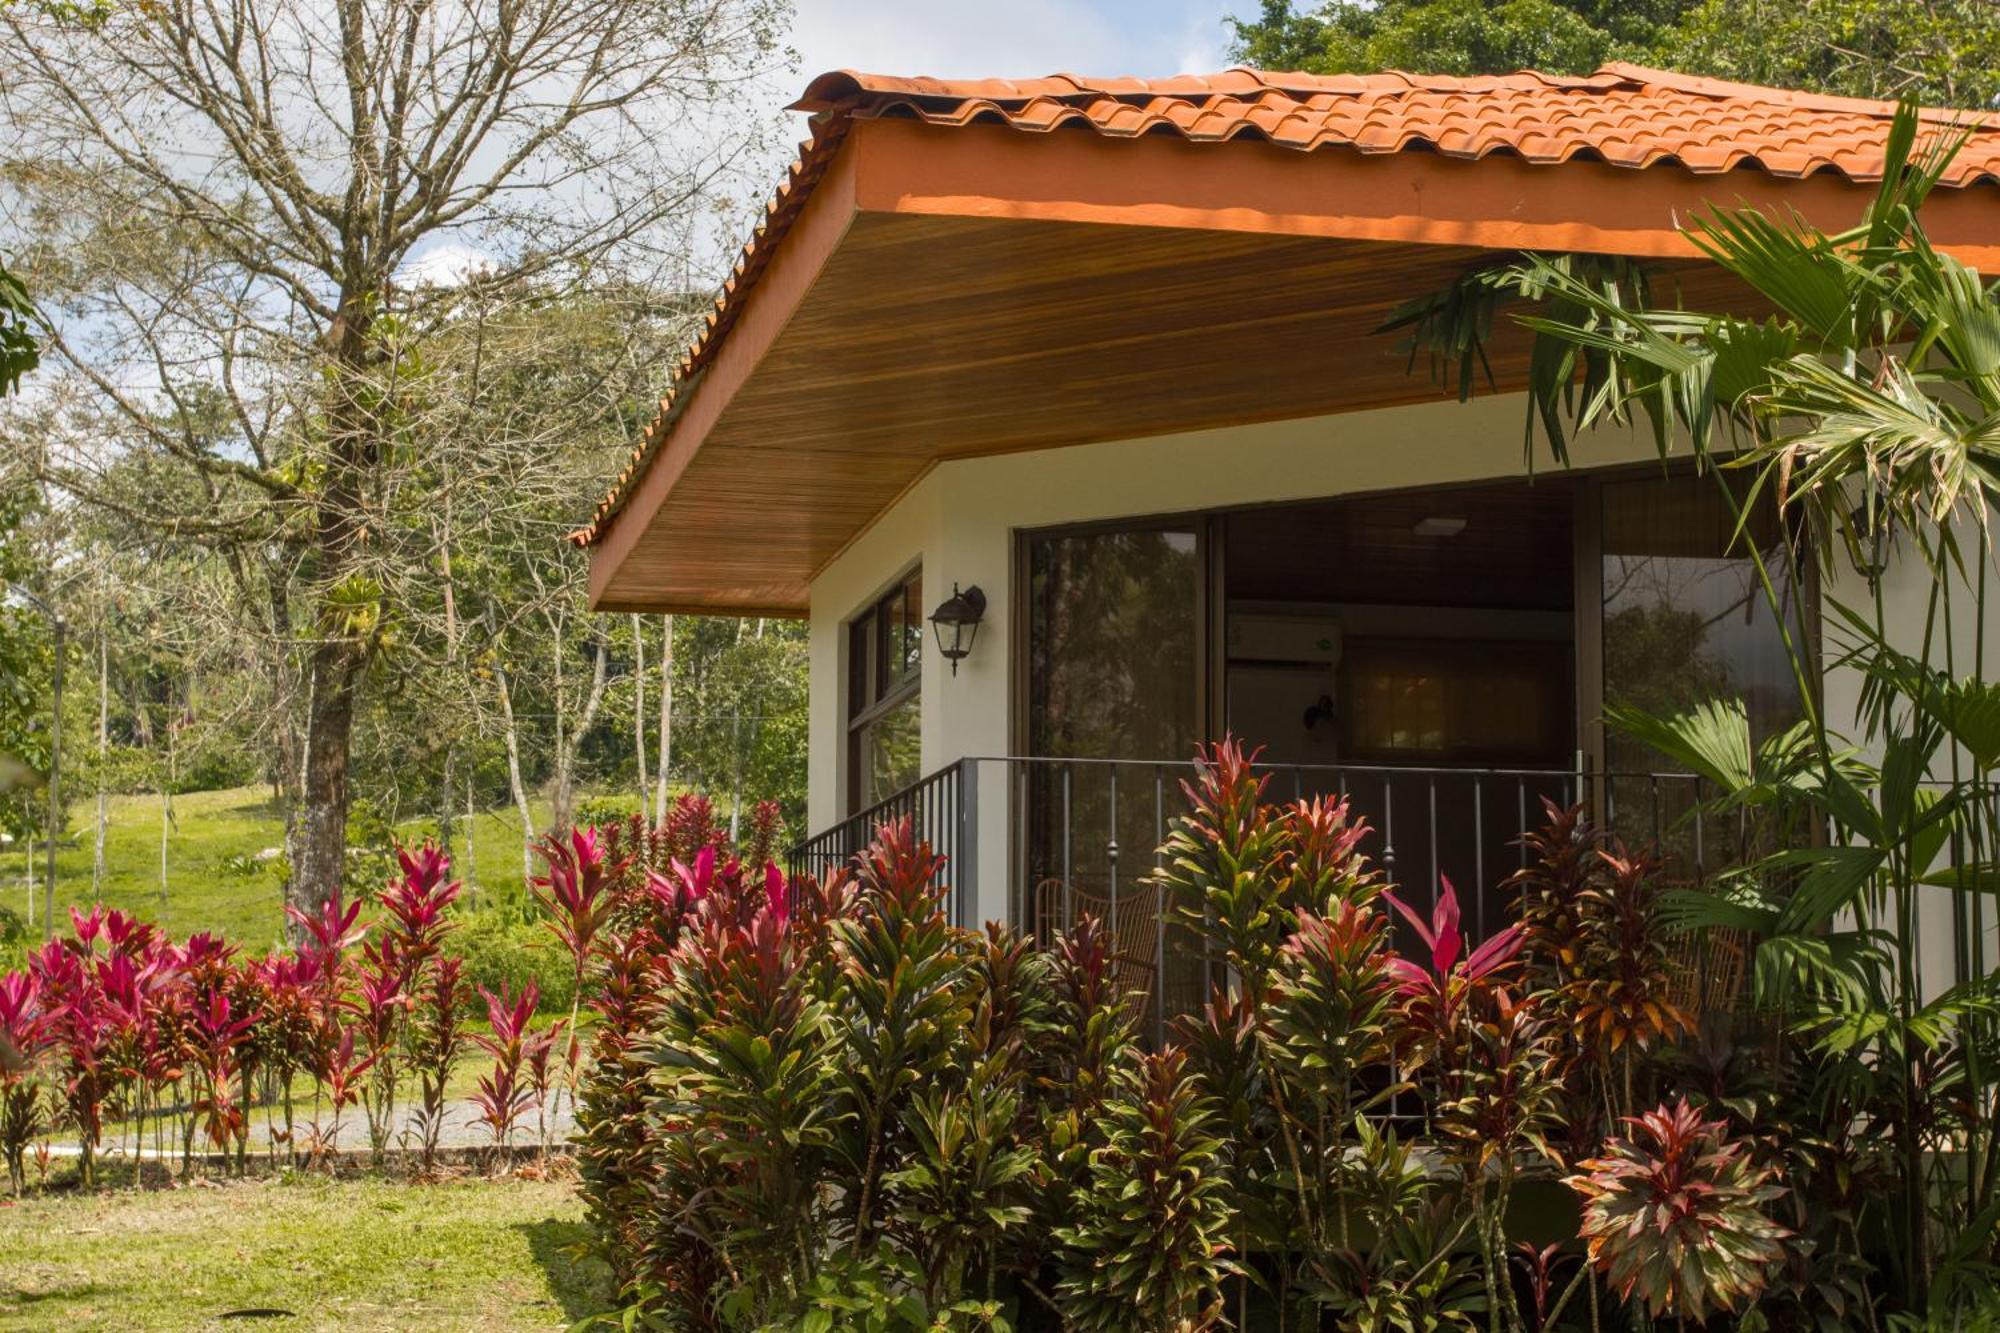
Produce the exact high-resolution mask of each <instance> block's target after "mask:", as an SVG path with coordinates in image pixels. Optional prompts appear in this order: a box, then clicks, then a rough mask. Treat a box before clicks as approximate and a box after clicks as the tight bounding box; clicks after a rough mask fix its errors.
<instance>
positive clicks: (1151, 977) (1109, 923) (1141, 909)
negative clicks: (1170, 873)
mask: <svg viewBox="0 0 2000 1333" xmlns="http://www.w3.org/2000/svg"><path fill="white" fill-rule="evenodd" d="M1117 909H1118V910H1117V911H1116V912H1115V913H1114V912H1113V911H1112V902H1111V896H1110V894H1109V892H1108V891H1107V892H1104V893H1092V892H1089V891H1087V890H1085V889H1081V888H1078V887H1076V886H1074V885H1067V884H1065V883H1064V881H1063V880H1061V879H1053V878H1052V879H1045V880H1043V881H1041V882H1040V883H1039V884H1037V885H1035V892H1034V899H1033V914H1034V929H1035V936H1036V938H1038V939H1044V940H1046V939H1050V938H1053V937H1054V936H1056V935H1058V934H1060V933H1061V932H1062V931H1064V930H1066V929H1068V928H1069V927H1070V926H1072V925H1074V924H1075V923H1076V922H1077V921H1078V920H1080V919H1081V918H1083V917H1085V916H1091V917H1095V918H1096V919H1097V920H1098V921H1099V922H1100V923H1102V924H1103V926H1104V928H1105V930H1106V931H1107V932H1108V933H1109V934H1110V936H1111V954H1112V965H1113V967H1115V968H1116V969H1117V973H1116V975H1117V980H1118V985H1119V988H1120V989H1121V990H1125V991H1135V990H1136V991H1143V992H1145V994H1146V995H1147V997H1148V1008H1147V1011H1146V1012H1147V1013H1148V1014H1149V1015H1150V1013H1151V1012H1152V1010H1151V1005H1152V1004H1154V1003H1157V1002H1158V997H1159V976H1160V969H1159V956H1160V936H1159V930H1160V924H1159V922H1160V886H1159V885H1157V884H1147V883H1139V884H1134V885H1133V886H1132V887H1131V888H1129V889H1128V888H1120V889H1119V890H1118V902H1117Z"/></svg>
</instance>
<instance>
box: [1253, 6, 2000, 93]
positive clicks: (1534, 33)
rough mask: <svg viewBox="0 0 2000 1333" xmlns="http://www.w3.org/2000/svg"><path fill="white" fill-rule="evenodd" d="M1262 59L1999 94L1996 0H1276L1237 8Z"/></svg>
mask: <svg viewBox="0 0 2000 1333" xmlns="http://www.w3.org/2000/svg"><path fill="white" fill-rule="evenodd" d="M1230 22H1231V24H1232V27H1233V30H1234V40H1233V42H1232V45H1231V55H1232V56H1233V58H1235V59H1237V60H1241V61H1244V62H1246V63H1248V64H1251V65H1255V66H1258V67H1259V68H1263V69H1280V70H1304V71H1308V72H1313V73H1323V74H1334V73H1358V72H1365V71H1370V70H1382V69H1402V70H1410V71H1413V72H1421V73H1433V74H1461V75H1462V74H1502V73H1508V72H1511V71H1513V70H1518V69H1539V70H1545V71H1548V72H1551V73H1568V74H1580V73H1587V72H1588V71H1590V70H1592V69H1595V68H1597V67H1598V66H1600V65H1602V64H1603V63H1604V62H1606V61H1608V60H1628V61H1633V62H1635V63H1639V64H1648V65H1657V66H1660V67H1663V68H1667V69H1675V70H1682V71H1685V72H1687V73H1691V74H1704V75H1710V76H1713V77H1717V78H1725V79H1737V80H1742V81H1744V82H1749V83H1765V84H1772V85H1776V86H1779V87H1786V88H1804V89H1810V90H1814V91H1819V92H1830V93H1840V94H1846V95H1852V96H1858V97H1878V98H1885V99H1886V98H1896V97H1900V96H1904V95H1910V96H1914V97H1916V98H1918V99H1919V100H1921V101H1924V102H1927V103H1931V104H1933V105H1938V106H1956V107H1973V108H1982V109H1984V108H1989V107H1993V106H1995V105H2000V5H1995V4H1993V3H1991V0H1784V2H1783V3H1778V2H1777V0H1638V2H1637V3H1630V4H1621V3H1617V2H1616V0H1372V2H1364V0H1330V3H1326V4H1322V5H1318V6H1312V5H1307V6H1304V7H1300V6H1296V5H1294V4H1293V3H1292V0H1263V3H1262V7H1261V9H1260V10H1259V12H1258V14H1257V16H1256V17H1255V18H1251V19H1232V20H1230Z"/></svg>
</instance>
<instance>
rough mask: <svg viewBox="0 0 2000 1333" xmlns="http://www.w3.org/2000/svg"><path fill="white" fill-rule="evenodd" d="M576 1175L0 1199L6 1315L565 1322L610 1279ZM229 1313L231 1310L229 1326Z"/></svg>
mask: <svg viewBox="0 0 2000 1333" xmlns="http://www.w3.org/2000/svg"><path fill="white" fill-rule="evenodd" d="M582 1215H583V1208H582V1204H581V1203H580V1202H579V1201H578V1200H577V1198H576V1195H575V1191H574V1188H573V1187H572V1186H571V1185H570V1184H569V1183H567V1182H551V1181H530V1180H512V1179H509V1180H477V1179H474V1180H464V1181H457V1182H449V1183H444V1184H430V1185H423V1184H405V1183H400V1182H395V1181H388V1180H379V1179H359V1180H345V1181H330V1180H326V1179H323V1178H319V1177H312V1178H293V1179H280V1180H270V1181H249V1182H239V1183H231V1184H227V1185H220V1186H216V1187H213V1188H190V1189H181V1190H173V1191H152V1192H147V1193H135V1192H132V1191H129V1190H127V1191H119V1192H115V1193H109V1194H100V1195H96V1196H75V1195H54V1196H41V1197H36V1196H31V1197H29V1198H28V1199H26V1200H24V1201H22V1202H20V1203H19V1204H15V1205H12V1206H5V1207H0V1329H56V1328H63V1329H69V1328H90V1329H192V1328H212V1327H215V1326H216V1320H217V1319H218V1317H220V1316H223V1315H225V1314H227V1313H228V1312H230V1311H244V1310H280V1311H289V1312H291V1313H290V1314H289V1315H282V1316H270V1317H263V1318H254V1319H253V1318H249V1317H246V1316H238V1318H239V1319H242V1321H243V1322H244V1323H245V1324H247V1325H249V1326H252V1327H258V1326H262V1327H272V1328H285V1329H294V1328H296V1329H336V1328H337V1329H408V1328H450V1329H495V1330H498V1329H555V1328H562V1327H564V1326H566V1325H568V1324H569V1323H571V1322H573V1321H575V1320H577V1319H580V1318H582V1317H583V1316H585V1315H588V1314H590V1313H593V1312H594V1311H597V1310H600V1309H603V1308H604V1307H605V1305H606V1304H607V1303H608V1302H609V1301H610V1299H611V1294H612V1293H611V1292H610V1290H609V1286H608V1278H607V1277H606V1275H605V1274H604V1271H603V1270H602V1269H601V1268H600V1267H597V1266H595V1265H586V1264H582V1263H580V1262H579V1261H577V1260H575V1259H573V1258H572V1257H571V1256H570V1254H569V1252H568V1251H569V1247H571V1246H572V1245H574V1244H576V1243H577V1242H578V1241H580V1240H582V1239H583V1238H584V1235H585V1232H584V1227H583V1223H582V1220H581V1219H582ZM235 1322H237V1321H236V1320H234V1319H232V1320H230V1323H235Z"/></svg>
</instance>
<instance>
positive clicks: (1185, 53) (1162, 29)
mask: <svg viewBox="0 0 2000 1333" xmlns="http://www.w3.org/2000/svg"><path fill="white" fill-rule="evenodd" d="M794 4H795V6H796V8H795V12H794V17H793V21H792V25H791V33H790V36H789V38H788V43H787V44H788V45H789V46H790V48H791V50H792V51H793V52H794V53H796V55H797V63H796V68H795V69H793V70H792V71H790V72H785V71H782V70H781V71H778V72H777V73H775V74H774V75H773V76H772V77H771V78H770V79H769V80H768V84H767V86H768V87H769V89H770V92H769V96H768V100H767V103H766V105H765V106H764V107H763V108H762V109H763V110H764V112H765V113H766V114H767V115H769V116H770V117H771V118H773V119H774V120H780V121H782V123H783V124H784V133H783V134H781V135H780V137H779V145H781V146H779V145H774V146H773V151H772V156H771V159H770V169H769V171H768V172H766V173H763V174H766V175H768V176H769V181H770V184H771V185H773V186H775V185H776V183H777V180H778V171H779V170H780V169H781V168H782V165H783V163H784V162H785V161H788V160H789V159H790V156H791V154H790V149H791V148H792V146H793V145H794V144H796V143H797V142H798V141H800V140H802V139H803V138H805V137H806V132H807V131H806V125H805V119H804V117H803V116H800V115H796V114H794V115H792V116H790V117H786V116H784V113H783V111H782V108H783V107H784V106H785V104H786V103H788V102H790V101H791V100H792V99H793V98H794V97H796V96H798V94H799V93H800V92H802V91H804V89H805V86H806V84H807V83H808V82H810V81H811V79H812V78H813V76H814V75H817V74H821V73H824V72H825V71H827V70H831V69H856V70H863V71H865V72H867V73H870V74H901V75H916V74H930V75H935V76H937V77H939V78H1024V77H1034V76H1036V75H1042V74H1058V73H1066V74H1088V75H1098V76H1104V75H1119V74H1134V75H1140V76H1145V77H1155V78H1157V77H1160V76H1162V75H1168V74H1209V73H1213V72H1215V71H1216V70H1219V69H1224V68H1227V66H1228V63H1229V60H1228V57H1227V55H1226V54H1225V49H1226V47H1227V45H1228V41H1229V33H1228V30H1227V28H1226V27H1225V25H1224V23H1223V19H1224V18H1225V16H1227V15H1230V14H1238V15H1249V14H1253V13H1255V12H1256V10H1257V8H1258V2H1257V0H794ZM764 197H765V195H764V192H763V190H762V188H761V187H759V188H758V189H757V191H756V193H755V197H754V198H751V199H748V200H746V201H744V202H743V208H744V210H746V211H748V212H750V213H754V211H755V210H756V208H757V207H759V206H761V204H762V202H763V199H764ZM719 225H720V226H722V227H723V228H724V229H725V230H726V232H727V233H728V234H727V235H726V236H719V237H716V238H715V239H716V240H717V241H718V242H720V250H719V252H718V253H719V254H720V255H722V256H726V258H725V259H723V261H722V262H725V263H726V262H733V260H734V258H735V255H736V247H737V245H738V244H739V243H740V237H738V236H737V235H736V233H737V232H739V231H741V230H742V227H741V226H740V225H739V224H738V221H737V215H736V214H735V213H731V214H729V215H728V218H727V220H724V221H721V222H720V223H719ZM490 262H491V261H490V260H489V258H488V257H487V256H486V255H485V254H484V253H483V252H481V251H479V250H477V249H474V248H472V247H470V246H468V245H464V244H459V243H456V242H453V241H449V240H444V239H442V238H440V239H439V240H436V241H433V242H432V243H431V244H430V245H427V246H424V247H422V248H421V250H420V251H419V253H418V254H417V255H416V256H414V257H413V258H412V259H411V260H410V261H409V263H408V264H407V265H405V267H404V270H403V273H402V277H403V280H404V281H405V282H437V283H445V284H450V283H454V282H458V281H460V280H462V279H463V278H464V277H465V276H466V274H467V273H469V272H470V271H472V270H474V269H476V268H478V267H480V266H482V265H484V264H487V263H490Z"/></svg>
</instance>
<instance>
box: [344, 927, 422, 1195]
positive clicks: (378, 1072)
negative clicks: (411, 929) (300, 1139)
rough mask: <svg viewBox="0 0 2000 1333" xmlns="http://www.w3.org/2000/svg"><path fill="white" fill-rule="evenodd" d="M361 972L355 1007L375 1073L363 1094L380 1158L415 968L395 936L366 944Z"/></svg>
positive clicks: (352, 1005) (390, 1118)
mask: <svg viewBox="0 0 2000 1333" xmlns="http://www.w3.org/2000/svg"><path fill="white" fill-rule="evenodd" d="M361 960H362V961H361V970H360V974H359V976H357V977H356V979H355V984H354V994H353V998H352V999H351V1000H350V1001H349V1005H350V1008H351V1009H352V1011H353V1013H354V1017H355V1019H356V1020H357V1021H358V1023H359V1025H360V1028H361V1040H362V1043H363V1045H364V1046H365V1047H366V1048H367V1051H368V1063H369V1066H370V1069H371V1074H370V1077H369V1080H368V1084H367V1087H366V1088H365V1090H364V1091H363V1093H362V1099H361V1109H362V1111H363V1112H364V1113H365V1114H366V1115H367V1117H368V1145H369V1149H370V1150H371V1151H372V1152H373V1153H374V1155H375V1157H376V1159H377V1160H378V1161H379V1160H380V1159H381V1156H382V1154H383V1152H384V1151H386V1150H387V1148H388V1146H389V1134H390V1131H391V1129H392V1128H393V1126H394V1122H395V1114H396V1039H397V1036H398V1033H399V1029H400V1023H401V1018H402V1013H403V1010H404V1009H405V1008H406V1007H407V1006H408V1004H409V994H408V991H407V987H408V985H409V980H410V968H409V965H408V963H406V962H405V961H404V959H403V955H402V951H401V948H400V946H398V944H397V943H396V940H395V938H394V937H392V936H387V935H385V936H383V937H382V938H381V939H379V940H370V941H368V942H367V943H365V944H363V945H362V946H361Z"/></svg>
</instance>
